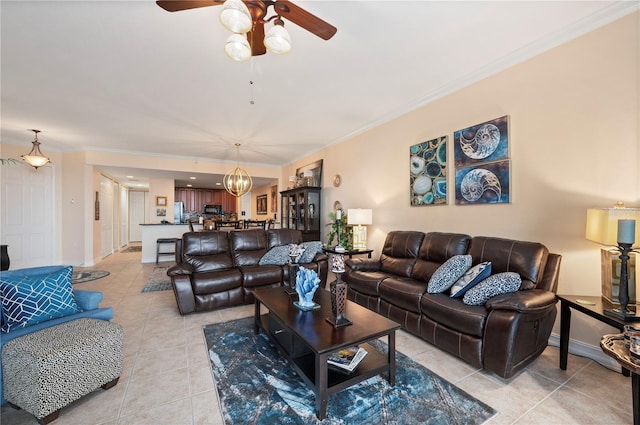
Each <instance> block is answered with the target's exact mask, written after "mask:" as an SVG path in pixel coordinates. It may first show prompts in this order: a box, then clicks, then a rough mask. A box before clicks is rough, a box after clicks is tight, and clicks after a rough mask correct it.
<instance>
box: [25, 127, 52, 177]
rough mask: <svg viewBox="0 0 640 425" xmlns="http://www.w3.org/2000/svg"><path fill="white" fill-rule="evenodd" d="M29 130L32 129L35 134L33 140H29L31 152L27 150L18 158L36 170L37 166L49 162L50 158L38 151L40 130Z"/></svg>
mask: <svg viewBox="0 0 640 425" xmlns="http://www.w3.org/2000/svg"><path fill="white" fill-rule="evenodd" d="M29 131H33V132H34V133H35V134H36V138H35V140H34V141H33V142H31V143H33V147H32V148H31V152H29V153H28V154H26V155H22V156H20V158H22V159H24V162H26V163H27V164H29V165H31V166H32V167H33V168H35V169H36V170H37V169H38V167H42V166H43V165H45V164H47V163H49V162H51V160H50V159H49V158H47V157H46V156H44V155H43V154H42V152H40V142H38V133H40V130H29Z"/></svg>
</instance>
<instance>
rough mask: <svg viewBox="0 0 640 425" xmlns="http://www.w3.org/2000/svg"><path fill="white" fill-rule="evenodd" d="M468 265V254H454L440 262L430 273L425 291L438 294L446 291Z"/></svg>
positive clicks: (469, 258) (469, 260)
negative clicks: (431, 273) (436, 268)
mask: <svg viewBox="0 0 640 425" xmlns="http://www.w3.org/2000/svg"><path fill="white" fill-rule="evenodd" d="M470 267H471V256H470V255H454V256H453V257H451V258H449V259H448V260H447V261H445V262H444V263H442V265H441V266H440V267H438V270H436V271H435V272H434V273H433V275H431V279H429V283H428V284H427V292H428V293H430V294H440V293H442V292H444V291H446V290H447V289H449V288H451V286H453V284H454V283H456V281H457V280H458V279H460V278H461V277H462V275H463V274H465V273H466V271H467V270H469V268H470Z"/></svg>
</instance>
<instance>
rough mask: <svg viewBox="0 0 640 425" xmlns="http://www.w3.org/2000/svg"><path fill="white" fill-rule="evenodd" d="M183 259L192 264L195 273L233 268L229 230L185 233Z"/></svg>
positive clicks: (183, 236) (183, 237)
mask: <svg viewBox="0 0 640 425" xmlns="http://www.w3.org/2000/svg"><path fill="white" fill-rule="evenodd" d="M182 261H183V262H184V263H186V264H189V265H190V266H192V267H193V270H194V272H195V273H203V272H210V271H215V270H222V269H229V268H232V267H233V258H232V257H231V249H230V246H229V235H228V232H226V231H224V230H218V231H213V232H189V233H185V234H183V235H182Z"/></svg>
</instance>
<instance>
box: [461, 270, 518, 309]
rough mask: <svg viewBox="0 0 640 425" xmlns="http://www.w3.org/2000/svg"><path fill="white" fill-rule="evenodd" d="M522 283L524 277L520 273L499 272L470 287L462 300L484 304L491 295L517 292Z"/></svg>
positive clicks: (469, 303) (470, 303) (474, 303)
mask: <svg viewBox="0 0 640 425" xmlns="http://www.w3.org/2000/svg"><path fill="white" fill-rule="evenodd" d="M521 284H522V279H521V278H520V275H519V274H518V273H513V272H504V273H497V274H494V275H492V276H489V277H488V278H486V279H485V280H483V281H482V282H480V283H478V284H477V285H476V286H474V287H473V288H471V289H469V290H468V291H467V293H466V294H464V297H463V298H462V302H463V303H465V304H468V305H484V303H486V302H487V300H489V298H491V297H495V296H496V295H501V294H508V293H509V292H516V291H517V290H518V289H520V285H521Z"/></svg>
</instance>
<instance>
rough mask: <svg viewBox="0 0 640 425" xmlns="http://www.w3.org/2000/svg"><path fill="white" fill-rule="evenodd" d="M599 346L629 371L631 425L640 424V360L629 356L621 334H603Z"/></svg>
mask: <svg viewBox="0 0 640 425" xmlns="http://www.w3.org/2000/svg"><path fill="white" fill-rule="evenodd" d="M600 348H602V351H603V352H604V353H605V354H606V355H608V356H609V357H613V358H614V359H616V361H617V362H618V363H620V365H621V366H622V368H623V370H628V371H630V372H631V397H632V399H633V425H640V376H638V375H639V374H640V360H636V359H634V358H633V357H631V353H629V348H628V347H627V346H626V345H625V343H624V335H623V334H615V335H605V336H603V337H602V339H601V340H600Z"/></svg>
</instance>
